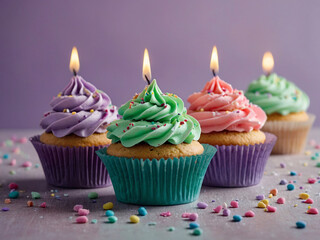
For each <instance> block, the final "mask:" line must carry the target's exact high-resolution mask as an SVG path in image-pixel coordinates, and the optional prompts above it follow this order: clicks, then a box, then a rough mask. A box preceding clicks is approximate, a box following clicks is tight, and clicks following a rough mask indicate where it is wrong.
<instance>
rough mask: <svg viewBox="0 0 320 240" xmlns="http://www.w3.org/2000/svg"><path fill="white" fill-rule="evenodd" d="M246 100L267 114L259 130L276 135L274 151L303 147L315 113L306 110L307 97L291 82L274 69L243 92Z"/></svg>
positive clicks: (287, 150)
mask: <svg viewBox="0 0 320 240" xmlns="http://www.w3.org/2000/svg"><path fill="white" fill-rule="evenodd" d="M245 95H246V97H247V98H248V99H249V100H250V102H252V103H254V104H256V105H258V106H260V107H261V108H262V109H263V110H264V111H265V112H266V114H267V117H268V118H267V122H266V124H265V125H264V127H263V129H262V130H263V131H266V132H271V133H274V134H275V135H277V137H278V141H277V143H276V145H275V147H274V148H273V151H272V152H273V153H275V154H297V153H301V152H302V151H303V149H304V147H305V143H306V138H307V135H308V133H309V130H310V128H311V127H312V124H313V122H314V119H315V116H314V115H312V114H309V113H307V112H306V111H307V109H308V107H309V104H310V99H309V97H308V96H307V94H306V93H305V92H303V91H302V90H301V89H299V88H298V87H297V86H296V85H295V84H294V83H292V82H289V81H287V80H286V79H285V78H283V77H281V76H278V75H277V74H275V73H272V74H270V75H262V76H260V77H259V79H257V80H255V81H253V82H252V83H251V84H250V85H249V87H248V90H247V92H246V94H245Z"/></svg>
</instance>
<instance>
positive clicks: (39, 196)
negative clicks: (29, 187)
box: [31, 192, 41, 199]
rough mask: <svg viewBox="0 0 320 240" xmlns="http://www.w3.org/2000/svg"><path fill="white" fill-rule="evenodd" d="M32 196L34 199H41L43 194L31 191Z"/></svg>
mask: <svg viewBox="0 0 320 240" xmlns="http://www.w3.org/2000/svg"><path fill="white" fill-rule="evenodd" d="M31 197H32V198H33V199H39V198H41V195H40V193H38V192H31Z"/></svg>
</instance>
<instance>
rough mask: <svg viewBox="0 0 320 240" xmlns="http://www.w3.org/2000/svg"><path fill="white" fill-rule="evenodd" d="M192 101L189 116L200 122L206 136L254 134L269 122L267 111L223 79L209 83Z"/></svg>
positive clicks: (217, 78)
mask: <svg viewBox="0 0 320 240" xmlns="http://www.w3.org/2000/svg"><path fill="white" fill-rule="evenodd" d="M188 102H189V103H190V104H191V105H190V107H189V109H188V114H190V115H191V116H193V117H194V118H196V119H197V120H198V121H199V123H200V125H201V131H202V132H203V133H210V132H221V131H224V130H228V131H237V132H250V131H252V130H259V129H260V128H261V127H262V126H263V125H264V123H265V121H266V119H267V116H266V114H265V112H264V111H263V110H262V109H261V108H260V107H258V106H256V105H254V104H251V103H250V102H249V100H248V99H247V98H246V97H245V96H244V94H243V92H242V91H239V90H236V89H233V88H232V86H231V85H230V84H228V83H226V82H224V81H222V80H221V79H220V78H219V77H214V78H213V79H211V80H210V81H209V82H207V84H206V85H205V87H204V88H203V90H202V91H201V92H197V93H193V94H192V95H191V96H190V97H189V98H188Z"/></svg>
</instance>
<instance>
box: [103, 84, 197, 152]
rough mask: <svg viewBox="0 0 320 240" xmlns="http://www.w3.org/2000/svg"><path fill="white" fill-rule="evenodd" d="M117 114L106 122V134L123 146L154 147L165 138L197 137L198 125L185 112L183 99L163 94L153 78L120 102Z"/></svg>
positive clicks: (185, 139) (173, 141)
mask: <svg viewBox="0 0 320 240" xmlns="http://www.w3.org/2000/svg"><path fill="white" fill-rule="evenodd" d="M119 114H120V115H122V116H123V118H122V119H120V120H116V121H113V122H112V123H111V124H110V125H109V126H108V128H107V130H108V134H107V136H108V138H109V139H111V140H112V142H113V143H115V142H119V141H120V142H121V144H122V145H123V146H125V147H132V146H134V145H136V144H138V143H141V142H146V143H148V144H149V145H151V146H154V147H158V146H160V145H162V144H164V143H166V142H169V143H171V144H180V143H182V142H185V143H191V142H192V140H198V139H199V137H200V133H201V129H200V125H199V123H198V121H197V120H196V119H195V118H193V117H191V116H189V115H187V110H186V108H185V107H184V103H183V101H182V100H181V99H180V98H179V97H178V96H176V95H174V94H169V93H166V94H163V93H162V92H161V90H160V89H159V87H158V85H157V82H156V80H153V81H152V83H151V84H150V85H149V86H147V87H146V88H145V89H144V90H143V91H142V92H141V93H140V94H139V95H138V96H135V97H134V99H132V100H130V101H128V102H127V103H125V104H124V105H122V106H121V107H120V108H119Z"/></svg>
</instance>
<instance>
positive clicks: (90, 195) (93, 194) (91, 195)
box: [88, 192, 99, 199]
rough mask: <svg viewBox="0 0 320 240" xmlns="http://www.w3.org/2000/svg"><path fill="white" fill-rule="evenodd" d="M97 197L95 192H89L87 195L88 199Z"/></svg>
mask: <svg viewBox="0 0 320 240" xmlns="http://www.w3.org/2000/svg"><path fill="white" fill-rule="evenodd" d="M98 197H99V195H98V193H96V192H91V193H89V194H88V198H90V199H96V198H98Z"/></svg>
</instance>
